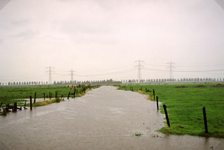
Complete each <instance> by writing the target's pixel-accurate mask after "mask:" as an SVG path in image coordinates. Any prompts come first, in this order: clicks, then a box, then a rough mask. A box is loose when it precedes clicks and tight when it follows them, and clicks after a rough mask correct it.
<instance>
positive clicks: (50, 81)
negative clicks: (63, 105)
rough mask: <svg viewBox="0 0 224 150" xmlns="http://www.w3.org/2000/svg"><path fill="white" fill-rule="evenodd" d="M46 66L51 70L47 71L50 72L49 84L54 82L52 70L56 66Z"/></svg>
mask: <svg viewBox="0 0 224 150" xmlns="http://www.w3.org/2000/svg"><path fill="white" fill-rule="evenodd" d="M46 68H48V69H49V70H48V71H47V72H49V80H48V81H49V84H52V78H51V72H52V69H53V68H54V67H51V66H50V67H46Z"/></svg>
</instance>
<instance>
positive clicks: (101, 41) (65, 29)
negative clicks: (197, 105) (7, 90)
mask: <svg viewBox="0 0 224 150" xmlns="http://www.w3.org/2000/svg"><path fill="white" fill-rule="evenodd" d="M2 1H6V0H2ZM0 4H1V3H0ZM223 58H224V10H223V9H222V7H221V6H220V5H219V4H218V3H217V2H216V1H215V0H38V1H37V0H11V1H9V2H8V4H6V5H5V6H4V7H3V8H2V9H1V10H0V72H1V73H0V82H7V81H48V72H47V68H46V67H49V66H51V67H54V69H53V70H54V72H53V73H52V80H53V81H54V80H70V75H69V74H70V72H68V71H69V70H71V69H73V70H74V71H75V72H74V80H81V81H83V80H101V79H102V80H103V79H114V80H121V79H137V74H138V69H137V68H136V67H135V66H136V65H137V63H135V61H136V60H142V61H144V63H142V65H143V66H144V68H143V69H141V75H142V78H143V79H154V78H169V67H168V66H169V64H167V63H168V62H174V63H175V64H174V65H173V66H175V68H173V77H174V78H185V77H187V78H191V77H193V78H196V77H199V78H205V77H211V78H220V77H221V78H223V77H224V59H223ZM196 71H198V72H196Z"/></svg>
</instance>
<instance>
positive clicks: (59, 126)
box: [0, 86, 224, 150]
mask: <svg viewBox="0 0 224 150" xmlns="http://www.w3.org/2000/svg"><path fill="white" fill-rule="evenodd" d="M164 121H165V120H164V115H163V114H160V113H159V112H158V111H157V110H156V104H155V102H152V101H149V100H146V98H145V96H144V95H141V94H139V93H136V92H130V91H121V90H116V88H115V87H110V86H102V87H100V88H98V89H93V90H91V91H89V92H88V93H87V94H86V95H85V96H83V97H78V98H75V99H73V98H70V99H69V100H67V99H66V98H65V101H61V102H60V103H53V104H50V105H47V106H43V107H36V108H33V110H32V111H30V110H29V108H28V109H26V110H22V111H18V112H17V113H8V114H7V116H6V117H2V116H0V122H1V124H0V149H1V150H4V149H5V150H8V149H9V150H10V149H17V150H24V149H32V150H33V149H45V150H48V149H58V150H59V149H60V150H61V149H97V150H98V149H129V150H130V149H134V150H136V149H145V150H148V149H157V150H160V149H168V150H169V149H170V150H171V149H172V150H173V149H186V150H188V149H189V150H192V149H198V150H211V149H214V150H221V149H224V139H216V138H204V137H197V136H175V135H169V136H167V135H164V134H162V133H159V132H156V130H158V129H160V128H161V127H163V126H164V125H165V124H164ZM137 132H139V133H141V134H142V135H141V136H134V134H135V133H137Z"/></svg>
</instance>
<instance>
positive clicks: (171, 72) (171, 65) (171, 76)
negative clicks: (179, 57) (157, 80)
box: [167, 62, 175, 81]
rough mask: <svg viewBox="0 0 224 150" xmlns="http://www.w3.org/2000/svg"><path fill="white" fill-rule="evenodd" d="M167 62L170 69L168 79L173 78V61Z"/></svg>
mask: <svg viewBox="0 0 224 150" xmlns="http://www.w3.org/2000/svg"><path fill="white" fill-rule="evenodd" d="M167 64H169V66H168V68H169V69H170V81H171V80H172V79H173V68H175V67H174V66H173V65H174V64H175V63H174V62H168V63H167Z"/></svg>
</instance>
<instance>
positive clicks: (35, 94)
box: [33, 92, 37, 104]
mask: <svg viewBox="0 0 224 150" xmlns="http://www.w3.org/2000/svg"><path fill="white" fill-rule="evenodd" d="M36 96H37V92H35V93H34V102H33V103H34V104H35V103H36Z"/></svg>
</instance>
